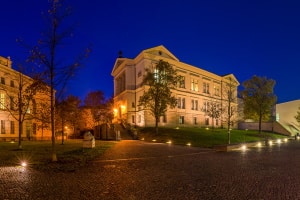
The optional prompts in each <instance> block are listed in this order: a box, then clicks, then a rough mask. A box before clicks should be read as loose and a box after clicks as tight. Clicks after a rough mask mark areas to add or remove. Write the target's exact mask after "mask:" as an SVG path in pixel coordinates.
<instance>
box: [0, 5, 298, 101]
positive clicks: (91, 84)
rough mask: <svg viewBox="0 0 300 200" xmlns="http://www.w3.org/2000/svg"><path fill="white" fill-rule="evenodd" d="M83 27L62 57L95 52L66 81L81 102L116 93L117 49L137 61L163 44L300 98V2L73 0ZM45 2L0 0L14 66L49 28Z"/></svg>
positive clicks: (4, 41)
mask: <svg viewBox="0 0 300 200" xmlns="http://www.w3.org/2000/svg"><path fill="white" fill-rule="evenodd" d="M69 2H70V3H68V5H70V6H71V7H73V10H74V13H73V15H72V16H71V17H70V19H72V21H73V22H74V23H76V24H78V25H77V26H76V28H75V30H74V36H73V37H72V38H70V40H68V41H69V44H66V47H65V52H68V54H67V55H64V56H65V57H70V56H72V55H73V54H74V55H76V54H77V53H80V52H81V51H82V50H83V49H84V48H85V47H87V46H89V45H90V44H92V46H93V51H92V53H91V55H90V57H89V59H88V61H87V62H86V64H85V67H84V68H83V69H81V70H80V71H79V73H78V74H77V75H76V76H75V77H74V79H73V80H72V82H71V83H70V84H69V87H68V89H69V90H68V91H69V93H71V94H73V95H75V96H79V97H81V98H83V97H84V96H85V95H86V94H87V93H88V92H89V91H94V90H102V91H103V92H104V93H105V95H106V96H107V97H110V96H112V94H113V79H112V76H111V75H110V74H111V70H112V67H113V65H114V62H115V59H116V58H117V56H118V52H119V51H120V50H122V51H123V56H124V57H128V58H134V57H135V56H137V54H138V53H140V51H142V50H144V49H147V48H151V47H154V46H158V45H164V46H165V47H166V48H167V49H169V50H170V51H171V52H172V53H173V54H174V55H175V56H176V57H177V58H178V59H179V60H180V61H182V62H185V63H188V64H191V65H194V66H197V67H200V68H202V69H205V70H208V71H211V72H213V73H216V74H218V75H224V74H228V73H233V74H234V75H235V76H236V77H237V79H238V80H239V81H240V83H242V82H243V81H245V80H247V79H250V78H251V77H252V76H253V75H258V76H266V77H267V78H271V79H274V80H275V81H276V86H275V94H276V95H277V96H278V102H279V103H281V102H285V101H291V100H296V99H300V88H299V87H298V82H299V81H298V77H299V76H300V12H299V10H300V1H290V0H282V1H276V0H272V1H271V0H270V1H265V0H259V1H256V0H251V1H246V0H236V1H231V0H228V1H224V0H205V1H201V0H185V1H181V0H178V1H174V0H172V1H171V0H165V1H162V0H153V1H145V2H144V1H137V0H128V1H124V0H109V1H98V0H89V1H81V0H76V1H73V2H72V1H69ZM47 5H48V1H47V0H44V1H42V0H27V1H21V0H18V1H17V0H10V1H4V2H1V12H0V19H1V33H0V44H1V45H0V47H1V48H0V55H1V56H4V57H7V56H10V57H11V59H12V60H13V61H14V62H17V61H18V60H22V59H24V57H26V55H27V53H28V52H27V51H26V50H25V49H24V48H22V47H20V46H19V45H18V44H17V42H16V39H17V38H23V40H24V41H26V42H28V43H30V44H35V42H36V41H37V40H38V39H39V37H40V33H41V32H42V31H43V29H44V25H43V20H42V18H41V12H43V11H46V10H47Z"/></svg>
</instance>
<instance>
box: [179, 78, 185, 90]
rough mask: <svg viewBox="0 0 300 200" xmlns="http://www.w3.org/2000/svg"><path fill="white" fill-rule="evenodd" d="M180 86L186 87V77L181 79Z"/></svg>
mask: <svg viewBox="0 0 300 200" xmlns="http://www.w3.org/2000/svg"><path fill="white" fill-rule="evenodd" d="M179 88H185V77H184V76H182V77H181V79H180V81H179Z"/></svg>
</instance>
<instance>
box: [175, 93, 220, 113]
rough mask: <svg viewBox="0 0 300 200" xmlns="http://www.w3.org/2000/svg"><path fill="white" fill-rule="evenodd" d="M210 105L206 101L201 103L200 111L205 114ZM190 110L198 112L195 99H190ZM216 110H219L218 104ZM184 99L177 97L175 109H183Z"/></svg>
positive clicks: (197, 104)
mask: <svg viewBox="0 0 300 200" xmlns="http://www.w3.org/2000/svg"><path fill="white" fill-rule="evenodd" d="M211 104H212V103H210V102H208V101H204V102H203V106H202V108H201V111H203V112H207V111H208V109H209V108H210V106H211ZM190 105H191V110H199V103H198V100H197V99H192V100H191V104H190ZM216 106H217V108H220V106H221V105H220V104H216ZM185 107H186V106H185V98H184V97H178V99H177V108H180V109H185Z"/></svg>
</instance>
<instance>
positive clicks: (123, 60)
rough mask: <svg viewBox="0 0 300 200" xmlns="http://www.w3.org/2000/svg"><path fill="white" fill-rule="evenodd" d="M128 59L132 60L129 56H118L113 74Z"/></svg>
mask: <svg viewBox="0 0 300 200" xmlns="http://www.w3.org/2000/svg"><path fill="white" fill-rule="evenodd" d="M128 60H130V59H128V58H118V59H117V60H116V62H115V64H114V67H113V70H112V72H111V73H112V74H113V73H114V72H115V71H116V70H117V69H118V68H119V67H120V66H121V65H122V64H123V63H125V62H127V61H128Z"/></svg>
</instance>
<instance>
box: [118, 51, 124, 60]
mask: <svg viewBox="0 0 300 200" xmlns="http://www.w3.org/2000/svg"><path fill="white" fill-rule="evenodd" d="M118 54H119V56H118V58H123V52H122V51H121V50H120V51H119V53H118Z"/></svg>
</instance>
